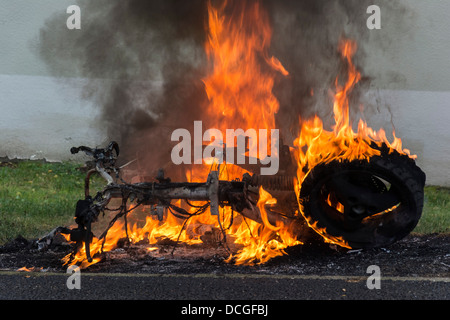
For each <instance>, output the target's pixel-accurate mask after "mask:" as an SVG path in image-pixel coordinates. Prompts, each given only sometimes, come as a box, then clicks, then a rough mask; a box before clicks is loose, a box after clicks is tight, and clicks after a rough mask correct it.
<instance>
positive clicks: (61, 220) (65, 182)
mask: <svg viewBox="0 0 450 320" xmlns="http://www.w3.org/2000/svg"><path fill="white" fill-rule="evenodd" d="M80 166H81V165H80V164H78V163H70V162H64V163H45V162H41V161H20V162H17V163H9V162H8V163H1V164H0V245H1V244H3V243H5V242H6V241H8V240H11V239H14V238H15V237H17V236H18V235H21V236H23V237H25V238H37V237H40V236H42V235H44V234H46V233H47V232H49V231H51V230H52V229H53V228H55V227H57V226H64V225H71V224H72V223H73V216H74V213H75V205H76V202H77V200H79V199H82V198H84V194H83V193H84V177H85V173H83V172H81V171H80V170H79V167H80ZM103 185H104V183H103V181H102V180H101V179H100V178H99V177H97V176H94V180H93V182H92V187H91V190H92V192H94V190H100V189H101V188H102V187H103ZM449 232H450V188H443V187H435V186H428V187H426V188H425V206H424V210H423V215H422V218H421V220H420V221H419V224H418V226H417V228H416V229H415V230H414V233H416V234H430V233H449Z"/></svg>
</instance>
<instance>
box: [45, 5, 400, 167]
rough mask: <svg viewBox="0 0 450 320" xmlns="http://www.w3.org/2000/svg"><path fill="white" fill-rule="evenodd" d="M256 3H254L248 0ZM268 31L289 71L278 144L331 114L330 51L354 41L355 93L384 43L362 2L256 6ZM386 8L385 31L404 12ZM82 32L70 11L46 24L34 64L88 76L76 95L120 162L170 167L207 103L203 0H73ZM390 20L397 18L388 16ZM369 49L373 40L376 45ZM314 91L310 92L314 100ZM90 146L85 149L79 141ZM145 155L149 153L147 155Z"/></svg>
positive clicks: (280, 84)
mask: <svg viewBox="0 0 450 320" xmlns="http://www.w3.org/2000/svg"><path fill="white" fill-rule="evenodd" d="M248 1H255V0H248ZM216 2H220V1H213V3H216ZM261 2H262V4H263V6H264V7H266V8H267V10H268V12H269V15H270V18H271V22H272V25H273V36H272V45H271V54H273V55H274V56H276V57H277V58H278V59H279V60H280V61H281V62H282V64H283V65H284V67H285V68H286V69H287V70H288V71H289V73H290V75H289V76H288V77H282V76H280V77H279V78H278V79H277V83H276V87H275V90H274V91H275V92H274V93H275V95H276V96H277V98H278V100H279V101H280V111H279V113H278V114H277V122H278V125H279V126H280V128H282V130H283V131H284V132H283V131H282V133H283V134H284V135H285V137H287V138H285V142H287V143H289V142H290V140H291V138H292V136H290V133H292V135H295V132H296V130H298V117H299V116H302V117H309V116H311V115H312V114H314V113H319V114H323V115H324V116H327V115H328V116H330V113H331V108H330V101H329V90H330V89H333V84H334V79H335V78H336V76H337V75H340V76H341V77H345V65H343V64H342V61H341V59H340V56H339V53H338V51H337V46H338V43H339V40H340V39H341V37H347V38H351V39H354V40H356V41H357V42H358V46H359V50H358V53H357V55H356V56H355V63H356V64H357V66H358V68H359V69H360V70H361V72H362V73H363V75H364V79H363V81H362V82H361V84H360V86H359V87H358V88H359V91H358V90H356V91H355V94H354V97H353V99H354V100H355V101H357V100H358V98H359V92H361V90H366V89H367V88H369V87H370V83H371V82H370V80H371V77H370V75H368V74H365V73H364V61H365V58H366V56H367V55H368V54H369V53H370V52H368V51H367V48H368V47H369V46H374V45H379V46H382V45H386V43H388V42H389V41H390V40H389V37H388V36H386V32H385V33H383V35H384V36H385V37H387V38H383V39H381V38H379V37H377V36H373V33H372V34H371V33H370V31H369V30H368V29H367V27H366V20H367V18H368V15H367V13H366V9H367V7H368V6H369V5H371V4H377V3H373V2H374V1H368V0H281V1H280V0H277V1H275V0H261ZM375 2H379V6H380V7H382V8H383V19H384V20H383V21H384V25H383V27H384V28H387V27H389V25H391V26H392V24H393V23H398V24H400V25H401V22H399V17H401V16H402V13H403V10H405V9H404V8H402V7H401V6H400V5H398V4H393V3H392V1H375ZM76 4H77V5H79V6H80V8H81V12H82V20H81V21H82V23H81V25H82V29H81V30H68V29H67V28H65V27H64V26H65V21H66V19H67V18H68V14H66V13H65V12H61V13H59V14H55V15H53V16H52V17H50V18H49V19H48V21H47V22H46V23H45V25H44V26H43V27H42V29H41V30H40V39H39V40H40V42H39V43H40V47H39V54H40V57H41V58H42V59H43V60H44V61H45V62H46V64H47V66H48V68H49V70H50V72H51V73H52V74H53V75H54V76H56V77H61V78H64V79H67V78H68V77H69V78H70V77H81V78H83V79H87V83H86V86H85V88H84V90H83V92H82V98H84V99H89V100H91V101H94V102H95V104H96V105H97V106H98V108H100V110H101V119H99V125H102V126H105V127H106V128H107V133H108V136H109V137H110V139H114V140H117V141H119V143H120V144H121V146H122V149H123V150H124V151H125V156H126V157H128V158H134V157H135V156H136V154H137V153H140V154H141V155H142V154H145V155H148V156H146V157H144V158H145V159H146V160H145V161H147V162H148V165H149V166H155V168H157V167H158V166H163V165H164V162H169V161H170V150H171V148H172V144H171V143H170V134H171V132H172V131H173V130H174V129H175V128H190V127H191V126H192V124H193V121H194V120H199V119H201V118H202V112H201V110H202V106H204V105H205V103H206V102H207V99H206V95H205V92H204V87H203V83H202V81H201V80H202V78H204V77H205V76H206V73H207V70H206V66H207V61H206V55H205V52H204V44H205V41H206V36H207V33H206V31H205V30H206V21H207V2H206V0H189V1H186V0H95V1H92V0H79V1H78V2H77V3H76ZM394 17H395V18H394ZM374 42H375V43H374ZM312 93H313V94H312ZM86 144H89V142H86ZM147 151H148V152H147Z"/></svg>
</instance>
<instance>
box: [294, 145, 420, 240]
mask: <svg viewBox="0 0 450 320" xmlns="http://www.w3.org/2000/svg"><path fill="white" fill-rule="evenodd" d="M380 151H381V155H380V156H373V157H371V158H370V160H369V161H365V160H362V161H359V160H354V161H342V162H339V161H333V162H330V163H328V164H322V165H318V166H316V167H315V168H313V169H312V170H311V171H310V172H309V174H308V175H307V176H306V177H305V179H304V182H303V183H302V185H301V190H300V199H301V200H300V206H301V209H302V213H303V216H304V217H305V219H306V220H307V221H308V224H309V225H310V226H312V227H313V228H314V230H316V231H317V232H319V233H320V234H321V235H322V236H323V237H324V238H325V239H328V240H333V239H339V240H340V241H341V243H339V241H337V242H336V243H338V244H342V243H346V244H348V246H350V247H352V248H373V247H381V246H387V245H390V244H392V243H394V242H396V241H398V240H400V239H402V238H403V237H405V236H406V235H408V234H409V233H410V232H411V231H412V230H413V229H414V228H415V227H416V225H417V223H418V221H419V219H420V217H421V214H422V209H423V200H424V186H425V174H424V173H423V172H422V170H421V169H420V168H419V167H417V166H416V164H415V161H414V160H412V159H411V158H409V157H408V156H406V155H401V154H399V153H398V152H396V151H394V152H391V153H389V150H387V148H386V147H385V146H384V147H382V148H381V150H380Z"/></svg>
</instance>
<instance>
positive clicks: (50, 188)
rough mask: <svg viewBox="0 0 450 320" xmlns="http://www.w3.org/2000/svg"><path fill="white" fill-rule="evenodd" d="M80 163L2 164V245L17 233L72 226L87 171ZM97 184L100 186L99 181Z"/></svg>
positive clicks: (40, 232) (39, 233)
mask: <svg viewBox="0 0 450 320" xmlns="http://www.w3.org/2000/svg"><path fill="white" fill-rule="evenodd" d="M80 166H81V165H80V164H77V163H67V162H66V163H45V162H42V161H20V162H17V163H11V162H8V163H1V165H0V244H3V243H5V242H6V241H8V240H11V239H13V238H15V237H17V236H18V235H21V236H23V237H25V238H37V237H40V236H42V235H44V234H45V233H47V232H49V231H51V230H52V229H53V228H55V227H57V226H63V225H71V224H72V223H73V216H74V214H75V205H76V202H77V200H79V199H82V198H84V177H85V173H83V172H81V171H80V170H79V168H80ZM95 183H96V184H97V185H98V186H99V187H100V186H101V184H100V181H99V180H98V181H97V179H96V180H95ZM92 187H93V188H95V187H96V186H95V185H93V186H92ZM93 190H95V189H93Z"/></svg>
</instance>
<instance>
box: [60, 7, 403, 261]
mask: <svg viewBox="0 0 450 320" xmlns="http://www.w3.org/2000/svg"><path fill="white" fill-rule="evenodd" d="M207 8H208V22H207V32H208V37H207V41H206V43H205V50H206V54H207V57H208V59H209V63H210V68H211V72H210V74H209V75H208V76H207V77H206V78H205V79H203V83H204V86H205V91H206V94H207V96H208V99H209V103H208V105H207V107H206V108H205V115H206V119H204V121H205V122H206V123H207V124H208V125H209V127H211V128H217V129H219V130H221V131H222V132H224V131H225V130H226V129H228V128H230V129H231V128H235V129H236V128H241V129H243V130H244V131H245V130H246V129H250V128H252V129H267V130H268V129H275V114H276V113H277V112H278V109H279V103H278V100H277V99H276V97H275V96H274V94H273V92H272V89H273V86H274V83H275V79H276V77H277V76H279V75H282V76H287V75H288V74H289V73H288V71H286V69H285V68H284V67H283V65H282V64H281V62H280V61H279V60H278V59H276V58H275V57H272V56H270V55H269V53H268V52H269V46H270V42H271V37H272V29H271V27H270V23H269V17H268V14H267V12H266V11H265V10H263V9H262V8H261V6H260V3H259V2H257V1H223V2H222V3H221V5H220V6H219V7H215V6H213V5H212V4H211V2H210V1H209V2H208V3H207ZM339 50H340V52H341V55H342V58H343V60H344V61H345V62H346V63H347V65H348V69H349V72H348V79H347V81H346V83H345V84H344V85H340V84H339V79H336V83H335V86H336V93H335V96H334V104H333V111H334V120H335V125H334V127H333V128H332V130H331V131H327V130H325V129H324V127H323V122H322V120H321V119H320V118H319V117H318V116H315V117H314V118H312V119H309V120H302V123H301V131H300V133H299V136H298V138H297V139H296V140H295V147H296V157H297V163H298V173H297V179H298V180H297V183H296V184H295V185H294V186H293V188H294V189H295V192H296V194H297V195H299V194H300V188H301V184H302V182H303V180H304V178H305V176H306V175H307V174H308V172H304V168H308V170H311V169H312V168H314V167H315V166H317V165H318V164H321V163H329V162H330V161H333V160H342V159H348V160H354V159H360V160H361V159H369V158H370V157H372V156H374V155H377V154H379V151H378V150H376V149H374V148H371V143H373V142H375V143H376V144H378V145H381V144H382V143H385V144H386V145H387V146H388V147H389V148H391V149H392V150H397V151H399V152H401V153H406V154H409V151H408V150H402V143H401V140H400V139H398V138H397V137H395V133H394V141H393V142H392V143H390V142H389V141H388V139H387V138H386V134H385V132H384V130H382V129H381V130H379V131H378V132H376V131H374V130H373V129H371V128H370V127H368V126H367V124H366V123H365V122H363V121H362V120H361V121H360V122H359V123H358V130H357V131H356V132H354V131H353V130H352V125H351V123H350V119H349V94H350V93H351V91H352V90H353V88H354V87H355V85H357V83H358V82H359V81H360V80H361V75H360V73H359V72H358V71H357V69H356V67H355V66H354V64H353V61H352V57H353V55H354V54H355V52H356V50H357V46H356V43H355V42H353V41H351V40H342V41H341V43H340V44H339ZM311 94H313V92H312V91H311ZM257 131H258V130H257ZM227 143H229V141H227ZM269 145H270V141H269V142H268V145H267V146H258V147H259V148H261V147H262V148H264V147H266V148H267V149H266V150H265V152H266V153H265V154H268V152H267V150H270V146H269ZM227 147H233V146H227ZM249 147H252V146H249ZM260 152H261V150H260ZM213 164H214V166H213V167H214V168H218V166H217V164H216V163H213ZM211 168H212V166H211V161H209V162H208V164H206V162H205V163H204V165H201V166H192V167H191V168H190V169H189V170H188V171H186V172H185V174H186V178H187V180H188V181H191V182H204V181H205V180H206V177H207V175H208V173H209V172H210V170H211ZM220 169H221V170H220V177H219V178H220V179H227V180H231V179H235V178H241V177H242V174H243V173H244V172H246V171H245V170H243V169H241V168H240V167H238V166H234V165H231V164H227V163H224V164H221V165H220ZM298 200H299V208H300V210H299V212H300V213H299V215H300V214H301V215H303V216H304V214H303V211H302V204H301V200H300V199H298ZM276 201H277V200H276V199H275V198H273V197H272V195H270V193H268V192H267V191H265V190H264V189H263V188H260V190H259V201H258V204H257V207H258V208H259V210H260V212H261V218H262V221H263V223H262V224H260V223H257V222H255V221H251V220H248V219H246V218H244V217H243V216H238V217H234V215H233V212H232V210H231V209H230V208H223V209H221V212H220V216H219V217H216V216H212V215H210V214H208V213H209V212H208V211H207V212H206V213H205V214H202V215H198V216H194V217H192V218H190V219H188V220H187V221H183V220H181V219H179V218H176V217H174V216H172V215H170V214H167V215H165V220H164V222H160V221H158V220H156V219H155V218H153V216H148V217H147V218H146V220H145V225H144V226H138V224H131V225H129V226H128V236H129V240H130V241H131V242H139V241H142V240H147V241H148V242H149V244H150V245H154V244H157V243H158V241H159V240H160V239H161V238H168V239H171V240H172V241H180V242H184V243H188V244H194V243H201V242H202V240H201V239H200V234H197V233H196V232H195V230H196V229H197V228H198V226H199V225H203V226H209V227H210V228H212V229H218V230H221V231H222V232H225V233H226V235H228V236H229V239H232V240H233V241H234V245H236V246H241V247H242V248H241V249H240V250H239V251H238V252H237V253H236V254H234V253H231V254H230V256H229V258H228V259H227V261H229V262H231V261H234V262H235V263H236V264H253V263H255V262H257V263H265V262H266V261H268V260H270V259H271V258H273V257H276V256H279V255H282V254H284V253H285V249H286V248H287V247H289V246H293V245H297V244H301V242H300V241H298V240H297V237H296V235H295V232H293V231H291V226H289V225H284V224H283V223H282V222H280V221H278V222H277V223H276V224H275V225H273V224H272V223H271V222H270V221H269V218H268V212H267V210H268V208H270V206H272V205H274V204H276ZM329 201H331V200H330V199H329ZM330 203H331V202H330ZM194 204H195V203H194ZM179 205H180V206H181V203H179ZM341 206H342V205H341ZM338 209H339V210H342V208H341V207H339V208H338ZM139 210H140V208H138V209H135V210H133V211H132V212H131V213H130V214H129V215H130V216H132V215H134V214H139V212H138V211H139ZM186 210H193V209H192V208H186ZM191 212H192V211H191ZM305 219H306V221H307V223H308V225H309V226H310V227H311V228H312V229H314V230H315V231H316V232H317V233H318V234H320V235H321V236H322V237H323V238H324V239H325V241H327V242H331V243H335V244H338V245H340V246H343V247H349V246H348V244H347V243H346V241H345V240H344V239H341V238H339V237H332V236H330V235H329V234H327V232H326V229H324V228H319V227H318V226H317V224H316V223H313V222H312V221H310V220H308V219H307V218H306V217H305ZM125 235H126V233H125V230H124V224H123V223H122V222H119V221H118V222H116V224H115V225H114V226H113V228H111V230H110V231H109V232H108V235H107V238H106V241H105V242H104V243H103V241H98V240H96V239H94V241H93V243H92V244H91V252H92V255H93V256H94V255H95V254H96V253H99V252H101V249H102V245H103V251H109V250H112V249H114V248H115V247H116V245H117V242H118V240H119V239H120V238H123V237H124V236H125ZM220 241H224V239H220ZM151 250H154V247H152V249H151ZM151 250H149V252H151ZM85 257H86V253H85V252H84V247H82V248H81V249H80V250H79V252H78V253H77V254H76V257H75V259H73V260H72V261H71V262H70V263H71V264H81V267H87V266H88V265H90V264H93V263H96V262H98V261H99V259H100V258H98V257H95V256H94V261H93V262H92V263H87V261H86V259H85ZM69 259H70V256H67V257H66V258H65V261H66V262H67V263H68V262H69Z"/></svg>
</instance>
